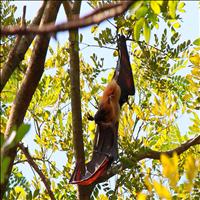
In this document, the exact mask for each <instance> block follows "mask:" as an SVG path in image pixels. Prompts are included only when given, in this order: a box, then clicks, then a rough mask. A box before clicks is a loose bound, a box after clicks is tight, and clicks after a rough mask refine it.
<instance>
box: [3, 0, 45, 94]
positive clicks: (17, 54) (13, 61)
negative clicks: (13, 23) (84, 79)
mask: <svg viewBox="0 0 200 200" xmlns="http://www.w3.org/2000/svg"><path fill="white" fill-rule="evenodd" d="M46 4H47V2H46V1H43V4H42V6H41V7H40V9H39V10H38V12H37V15H36V17H35V18H34V19H33V21H32V22H31V24H30V25H29V26H30V27H31V26H35V25H39V24H40V21H41V18H42V15H43V12H44V8H45V6H46ZM24 21H25V20H24ZM22 24H23V27H22V28H23V29H24V27H25V26H24V22H23V23H22ZM34 37H35V35H33V34H29V35H26V36H23V37H21V36H17V38H16V41H15V44H14V46H13V48H12V49H11V51H10V52H9V55H8V59H7V60H6V62H5V63H4V65H3V68H2V69H1V70H0V92H1V91H2V90H3V88H4V87H5V85H6V83H7V81H8V80H9V78H10V76H11V75H12V73H13V72H14V70H15V69H16V68H17V67H18V66H19V64H20V62H21V61H22V60H23V59H24V55H25V53H26V51H27V49H28V48H29V46H30V45H31V43H32V41H33V39H34Z"/></svg>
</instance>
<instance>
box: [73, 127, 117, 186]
mask: <svg viewBox="0 0 200 200" xmlns="http://www.w3.org/2000/svg"><path fill="white" fill-rule="evenodd" d="M116 131H117V129H116V128H113V127H111V126H102V125H98V128H97V131H96V135H95V142H94V150H93V155H92V159H91V161H90V162H88V163H87V164H86V166H85V174H84V175H82V174H81V171H80V168H79V165H78V164H77V165H76V167H75V169H74V172H73V174H72V176H71V179H70V183H72V184H79V185H89V184H91V183H93V182H94V181H95V180H96V179H98V178H99V177H100V176H101V175H102V174H104V173H105V171H106V169H107V168H108V167H109V166H110V164H111V163H112V161H113V160H114V159H116V158H117V147H116V145H117V138H116V137H117V132H116Z"/></svg>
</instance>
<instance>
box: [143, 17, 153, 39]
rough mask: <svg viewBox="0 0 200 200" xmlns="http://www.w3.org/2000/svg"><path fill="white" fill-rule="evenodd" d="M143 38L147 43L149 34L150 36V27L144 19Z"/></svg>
mask: <svg viewBox="0 0 200 200" xmlns="http://www.w3.org/2000/svg"><path fill="white" fill-rule="evenodd" d="M143 28H144V38H145V42H146V43H149V40H150V36H151V29H150V27H149V25H148V22H147V21H146V20H145V22H144V27H143Z"/></svg>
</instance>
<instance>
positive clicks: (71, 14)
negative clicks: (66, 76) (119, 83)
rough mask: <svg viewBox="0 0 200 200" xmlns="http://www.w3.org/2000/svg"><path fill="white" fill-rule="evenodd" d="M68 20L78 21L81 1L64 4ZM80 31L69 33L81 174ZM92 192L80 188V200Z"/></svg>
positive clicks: (73, 107) (74, 110)
mask: <svg viewBox="0 0 200 200" xmlns="http://www.w3.org/2000/svg"><path fill="white" fill-rule="evenodd" d="M63 5H64V8H65V13H66V15H67V18H68V20H76V18H78V17H79V14H80V8H81V1H76V2H75V3H74V4H73V5H72V4H71V3H70V2H64V3H63ZM78 38H79V31H78V28H75V29H73V30H70V31H69V49H70V81H71V108H72V129H73V130H72V131H73V144H74V151H75V158H76V162H78V164H79V166H80V167H81V173H82V174H84V173H85V154H84V144H83V132H82V115H81V95H80V65H79V39H78ZM91 192H92V190H89V188H88V187H84V186H78V198H79V200H89V199H90V194H91Z"/></svg>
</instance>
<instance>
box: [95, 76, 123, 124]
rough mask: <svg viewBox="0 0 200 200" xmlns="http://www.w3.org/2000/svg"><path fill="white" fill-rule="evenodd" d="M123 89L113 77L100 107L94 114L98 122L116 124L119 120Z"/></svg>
mask: <svg viewBox="0 0 200 200" xmlns="http://www.w3.org/2000/svg"><path fill="white" fill-rule="evenodd" d="M120 96H121V89H120V87H119V85H118V84H117V82H116V80H115V79H113V80H112V81H111V82H110V83H109V84H108V85H107V87H106V88H105V90H104V92H103V95H102V97H101V100H100V103H99V108H98V111H97V113H96V114H95V116H94V120H95V123H96V124H100V123H103V124H104V125H109V124H110V125H111V124H112V125H115V124H116V122H118V121H119V112H120V105H119V99H120Z"/></svg>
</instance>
